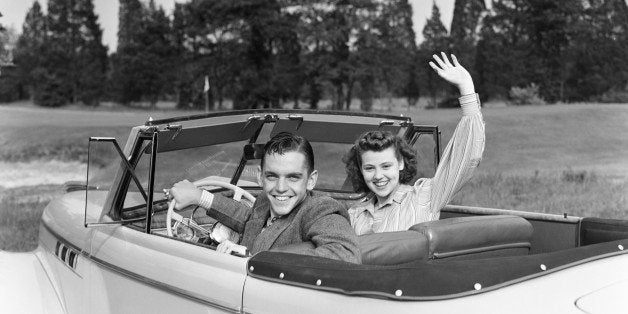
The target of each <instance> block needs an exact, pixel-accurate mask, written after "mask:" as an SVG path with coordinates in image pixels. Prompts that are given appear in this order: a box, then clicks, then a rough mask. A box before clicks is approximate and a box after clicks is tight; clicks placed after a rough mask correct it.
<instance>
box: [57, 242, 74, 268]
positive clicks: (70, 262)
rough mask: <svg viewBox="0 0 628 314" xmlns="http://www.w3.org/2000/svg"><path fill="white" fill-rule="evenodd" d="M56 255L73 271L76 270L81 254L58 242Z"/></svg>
mask: <svg viewBox="0 0 628 314" xmlns="http://www.w3.org/2000/svg"><path fill="white" fill-rule="evenodd" d="M55 255H56V256H57V257H58V258H59V259H60V260H62V261H63V262H64V263H65V265H67V266H68V267H70V268H72V270H75V269H76V263H77V262H78V256H79V253H78V252H76V251H74V250H72V249H71V248H69V247H67V246H65V245H64V244H63V243H61V242H59V241H57V245H56V248H55Z"/></svg>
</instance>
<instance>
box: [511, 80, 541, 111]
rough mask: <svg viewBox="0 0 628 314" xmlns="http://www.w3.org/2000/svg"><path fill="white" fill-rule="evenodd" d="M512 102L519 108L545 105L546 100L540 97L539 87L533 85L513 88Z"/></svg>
mask: <svg viewBox="0 0 628 314" xmlns="http://www.w3.org/2000/svg"><path fill="white" fill-rule="evenodd" d="M509 96H510V100H511V102H512V103H513V104H515V105H517V106H521V105H545V100H543V98H541V96H539V87H538V86H537V85H536V84H534V83H532V84H530V86H528V87H516V86H515V87H511V88H510V92H509Z"/></svg>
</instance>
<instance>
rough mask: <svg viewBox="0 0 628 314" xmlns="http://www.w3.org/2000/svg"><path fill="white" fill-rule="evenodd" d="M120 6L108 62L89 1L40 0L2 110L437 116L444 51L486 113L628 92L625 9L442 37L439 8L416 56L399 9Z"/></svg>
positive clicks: (376, 3)
mask: <svg viewBox="0 0 628 314" xmlns="http://www.w3.org/2000/svg"><path fill="white" fill-rule="evenodd" d="M119 2H120V8H119V15H118V18H119V26H118V45H117V49H116V51H115V52H113V53H111V54H109V55H108V54H107V50H108V49H107V47H105V46H104V45H103V44H102V30H101V28H100V25H99V23H98V18H97V16H96V15H95V14H94V6H93V3H92V0H49V1H48V10H47V14H44V13H43V10H42V8H41V6H40V4H39V3H38V2H37V1H35V2H34V3H33V5H32V7H31V8H30V10H29V12H28V14H27V16H26V19H25V21H24V24H23V26H22V33H21V34H20V35H19V38H18V40H17V43H16V44H15V49H14V50H13V51H12V56H13V63H14V64H15V67H14V68H13V69H12V71H10V74H9V75H7V74H6V72H7V71H4V73H3V75H2V76H0V81H1V83H2V87H1V88H0V100H2V101H12V100H16V99H33V100H34V102H35V103H36V104H39V105H42V106H61V105H64V104H67V103H76V102H81V103H84V104H86V105H97V104H98V103H99V102H101V101H103V100H109V101H115V102H119V103H122V104H133V103H136V102H148V103H151V104H155V103H156V102H157V101H158V100H162V99H167V100H173V101H175V102H176V103H177V106H178V107H180V108H202V107H204V105H205V103H206V102H209V103H212V104H214V103H215V104H217V107H218V108H222V107H223V104H224V103H225V101H227V100H229V101H232V102H233V108H235V109H245V108H259V107H264V108H268V107H279V106H282V105H283V104H285V103H286V102H292V103H293V104H294V106H295V108H296V107H308V108H312V109H315V108H318V106H319V104H320V102H321V100H323V99H330V100H332V108H331V109H336V110H346V109H348V108H349V106H350V103H351V100H352V99H358V100H359V103H360V108H361V109H362V110H370V108H371V106H372V104H373V101H374V99H377V98H389V99H390V98H393V97H401V98H405V99H407V101H408V103H409V105H414V104H415V103H416V102H417V100H418V99H419V97H420V96H425V97H428V98H429V99H430V102H431V103H432V104H434V105H436V104H437V103H439V102H440V105H442V106H446V105H447V103H448V102H451V101H450V100H451V99H453V98H454V97H455V92H454V90H452V89H451V88H450V87H448V86H445V85H444V83H443V82H442V80H440V79H439V78H437V77H436V75H435V74H434V73H433V72H432V70H431V69H430V68H429V66H428V64H427V61H428V60H429V59H430V58H431V55H432V54H434V53H436V52H439V51H446V52H453V53H455V54H456V55H457V56H458V57H459V60H461V62H462V63H463V65H465V67H466V68H467V69H469V70H470V72H471V74H472V76H473V77H474V80H475V82H476V89H478V91H479V92H480V94H481V95H482V97H484V98H485V99H486V98H503V99H507V98H508V97H511V94H510V91H511V90H512V89H513V88H515V87H520V88H525V87H528V86H537V87H538V93H539V96H540V97H543V98H544V99H546V100H548V101H551V102H555V101H564V102H571V101H586V100H596V99H599V98H600V97H601V96H602V95H606V94H608V93H612V92H625V91H626V84H627V83H628V57H627V56H626V54H625V51H628V7H627V5H626V2H625V1H624V0H584V1H583V0H564V1H560V2H556V1H552V0H494V1H493V3H492V7H490V8H488V7H486V5H485V1H484V0H456V1H455V6H454V15H453V20H452V24H451V29H450V31H448V30H447V28H446V27H445V26H444V25H443V23H442V22H441V19H440V11H439V8H438V6H437V5H436V4H435V3H434V4H433V7H432V14H431V17H430V18H429V19H428V21H427V23H426V25H425V27H424V28H423V30H422V34H423V38H424V40H423V41H422V42H421V43H420V44H418V45H417V44H416V42H415V37H416V36H415V33H414V31H413V25H412V7H411V6H410V4H409V3H408V0H327V1H321V0H318V1H317V0H300V1H295V0H190V1H189V2H186V3H176V4H175V7H174V10H173V12H172V13H171V14H167V13H166V12H165V11H164V10H163V9H162V8H161V7H158V6H156V5H155V3H154V1H153V0H150V1H149V2H142V1H140V0H119ZM206 82H207V83H206ZM533 84H534V85H533ZM207 87H208V88H207Z"/></svg>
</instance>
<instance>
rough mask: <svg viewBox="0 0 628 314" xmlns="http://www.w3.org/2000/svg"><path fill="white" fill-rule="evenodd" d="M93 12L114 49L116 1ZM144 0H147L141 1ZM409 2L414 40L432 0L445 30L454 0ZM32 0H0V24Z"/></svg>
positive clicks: (16, 21) (14, 20)
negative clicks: (438, 11)
mask: <svg viewBox="0 0 628 314" xmlns="http://www.w3.org/2000/svg"><path fill="white" fill-rule="evenodd" d="M93 1H94V11H95V13H96V14H97V15H98V22H99V23H100V27H101V28H102V29H103V43H104V44H105V45H106V46H108V47H109V51H110V52H113V51H114V50H115V49H116V44H117V33H118V4H119V2H118V0H93ZM143 1H147V0H143ZM409 1H410V3H411V4H412V10H413V13H414V16H413V18H412V20H413V24H414V32H415V33H416V34H417V42H420V41H421V40H422V39H423V38H422V37H423V36H422V34H421V31H422V30H423V26H424V25H425V21H426V20H427V19H428V18H429V16H430V15H431V14H432V3H433V2H435V3H436V5H437V6H438V7H439V9H440V13H441V20H442V22H443V24H444V25H445V27H447V29H449V24H451V19H452V17H453V10H454V1H455V0H409ZM34 2H35V0H0V13H2V15H3V16H2V17H0V24H2V25H3V26H5V27H13V28H15V29H16V30H17V31H18V32H21V31H22V23H23V22H24V18H25V17H26V13H27V12H28V10H29V9H30V8H31V7H32V6H33V3H34ZM47 2H48V1H47V0H39V4H40V5H41V6H42V8H43V9H44V12H45V11H46V8H47ZM175 2H187V1H186V0H155V3H157V5H161V6H162V7H163V8H164V9H165V10H166V12H168V13H172V9H173V8H174V3H175Z"/></svg>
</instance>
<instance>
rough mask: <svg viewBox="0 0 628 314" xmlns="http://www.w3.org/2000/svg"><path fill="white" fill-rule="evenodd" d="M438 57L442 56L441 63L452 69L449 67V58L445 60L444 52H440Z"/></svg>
mask: <svg viewBox="0 0 628 314" xmlns="http://www.w3.org/2000/svg"><path fill="white" fill-rule="evenodd" d="M440 55H441V56H443V62H444V63H445V65H447V66H448V67H453V65H451V63H450V62H449V58H447V55H446V54H445V53H444V52H442V51H441V52H440Z"/></svg>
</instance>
